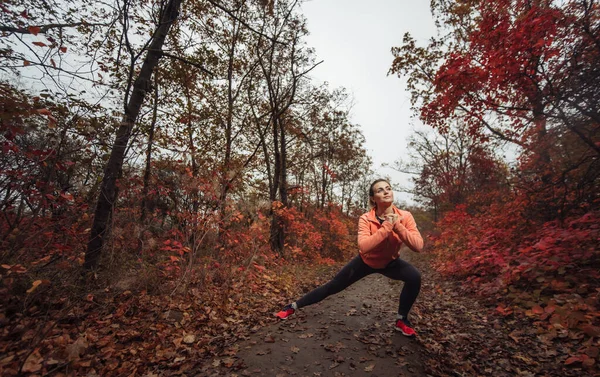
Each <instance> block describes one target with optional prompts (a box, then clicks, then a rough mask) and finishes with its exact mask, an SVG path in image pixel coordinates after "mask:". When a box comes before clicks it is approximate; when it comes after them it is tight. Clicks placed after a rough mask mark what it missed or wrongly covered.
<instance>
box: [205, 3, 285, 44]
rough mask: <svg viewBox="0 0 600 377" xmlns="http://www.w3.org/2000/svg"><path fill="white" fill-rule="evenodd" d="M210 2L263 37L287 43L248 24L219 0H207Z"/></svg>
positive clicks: (275, 41)
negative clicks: (217, 0) (218, 0)
mask: <svg viewBox="0 0 600 377" xmlns="http://www.w3.org/2000/svg"><path fill="white" fill-rule="evenodd" d="M207 1H208V2H209V3H211V4H212V5H214V6H215V7H217V8H219V9H220V10H222V11H223V12H225V13H227V15H229V17H231V18H233V19H234V20H236V21H238V22H239V23H240V24H242V25H244V26H245V27H246V28H248V29H249V30H251V31H252V32H254V33H256V34H258V35H260V36H261V37H265V38H267V39H268V40H270V41H271V42H273V43H279V44H281V45H285V43H283V42H279V41H278V40H276V39H272V38H271V37H269V36H268V35H266V34H263V33H261V32H260V31H258V30H256V29H254V28H253V27H252V26H250V25H248V23H246V22H245V21H243V20H241V19H240V18H239V17H238V16H236V15H235V14H233V12H232V11H230V10H229V9H227V8H225V7H224V6H223V5H221V4H219V3H218V2H216V1H214V0H207Z"/></svg>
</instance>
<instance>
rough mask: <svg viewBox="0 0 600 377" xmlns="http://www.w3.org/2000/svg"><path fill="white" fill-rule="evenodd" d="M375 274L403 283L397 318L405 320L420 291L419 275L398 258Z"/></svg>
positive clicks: (411, 266) (414, 269)
mask: <svg viewBox="0 0 600 377" xmlns="http://www.w3.org/2000/svg"><path fill="white" fill-rule="evenodd" d="M377 272H379V273H381V274H382V275H384V276H386V277H388V278H390V279H394V280H402V281H403V282H404V287H403V288H402V292H401V293H400V303H399V305H398V316H399V318H403V319H407V318H408V312H410V309H411V308H412V306H413V304H414V303H415V301H416V299H417V296H418V295H419V292H420V290H421V273H420V272H419V270H417V269H416V268H415V267H414V266H413V265H412V264H410V263H408V262H407V261H405V260H402V259H400V258H398V259H396V260H394V261H392V262H390V264H388V265H387V266H386V267H385V268H384V269H383V270H378V271H377Z"/></svg>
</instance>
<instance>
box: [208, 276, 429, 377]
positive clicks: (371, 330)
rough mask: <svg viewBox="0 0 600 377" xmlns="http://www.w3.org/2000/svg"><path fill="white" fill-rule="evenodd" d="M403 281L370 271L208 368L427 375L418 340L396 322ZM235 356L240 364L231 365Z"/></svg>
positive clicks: (216, 371)
mask: <svg viewBox="0 0 600 377" xmlns="http://www.w3.org/2000/svg"><path fill="white" fill-rule="evenodd" d="M401 287H402V283H401V282H396V281H392V280H390V279H388V278H386V277H384V276H382V275H379V274H373V275H370V276H367V277H366V278H364V279H362V280H360V281H358V282H357V283H355V284H354V285H352V286H350V287H348V288H347V289H346V290H344V291H343V292H340V293H339V294H337V295H334V296H331V297H328V298H327V299H325V300H323V301H321V302H320V303H317V304H315V305H311V306H309V307H306V308H302V309H301V310H299V311H297V312H296V314H295V315H293V316H291V317H290V318H288V319H287V320H284V321H278V320H275V319H274V320H273V323H272V324H270V325H269V326H266V327H263V328H261V329H259V330H257V331H256V332H255V333H253V334H251V336H250V337H249V338H248V339H246V340H244V341H242V342H240V343H238V352H237V354H236V355H235V356H233V357H225V358H217V359H214V360H213V361H212V363H210V364H208V365H206V366H205V367H204V370H203V373H205V374H206V375H209V376H220V375H226V376H236V375H237V376H309V377H316V376H323V377H325V376H363V375H364V376H371V377H376V376H425V375H426V374H425V373H424V371H423V366H422V357H421V352H422V347H421V345H420V344H419V341H418V340H417V339H412V338H407V337H405V336H404V335H402V334H401V333H400V332H397V331H395V330H394V327H393V325H394V321H395V318H396V311H397V305H398V297H399V294H400V289H401ZM417 323H418V322H416V321H415V325H417ZM417 331H418V326H417ZM232 362H233V364H234V365H235V367H233V368H227V366H231V364H232ZM236 369H237V370H236Z"/></svg>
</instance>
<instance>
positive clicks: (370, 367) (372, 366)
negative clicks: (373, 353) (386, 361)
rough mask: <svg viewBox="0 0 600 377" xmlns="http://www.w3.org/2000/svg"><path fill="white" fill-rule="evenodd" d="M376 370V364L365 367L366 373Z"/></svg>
mask: <svg viewBox="0 0 600 377" xmlns="http://www.w3.org/2000/svg"><path fill="white" fill-rule="evenodd" d="M373 369H375V364H371V365H369V366H366V367H365V372H372V371H373Z"/></svg>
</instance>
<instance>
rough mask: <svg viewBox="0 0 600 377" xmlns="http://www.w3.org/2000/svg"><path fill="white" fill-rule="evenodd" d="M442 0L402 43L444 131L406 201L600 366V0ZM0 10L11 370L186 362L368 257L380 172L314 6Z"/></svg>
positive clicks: (497, 304)
mask: <svg viewBox="0 0 600 377" xmlns="http://www.w3.org/2000/svg"><path fill="white" fill-rule="evenodd" d="M366 6H367V5H366ZM431 7H432V12H433V14H434V17H435V18H436V22H437V25H438V28H439V32H438V36H437V37H436V38H434V39H432V40H431V41H430V42H429V44H427V45H419V44H417V42H416V41H415V40H414V39H413V38H412V37H411V36H410V35H408V34H407V35H405V37H404V42H403V44H402V45H401V46H395V47H393V46H390V47H391V48H392V56H390V74H394V75H398V76H400V77H403V78H407V79H408V84H409V89H410V90H411V94H412V104H413V107H414V111H415V114H416V115H417V116H418V117H419V118H420V119H421V121H422V122H423V123H424V124H426V125H428V126H430V128H429V130H428V131H418V132H415V133H414V134H413V136H412V137H411V140H410V152H411V158H410V159H408V160H405V161H397V162H396V163H395V165H394V167H395V168H396V169H397V170H400V171H403V172H410V173H411V174H412V175H413V177H414V195H415V197H416V198H417V204H416V205H413V206H411V207H410V208H406V209H408V210H410V211H411V212H412V213H413V214H414V216H415V218H416V221H417V223H418V224H419V227H420V229H421V231H422V233H423V234H424V235H426V238H427V241H426V244H427V252H429V253H431V254H433V255H434V259H433V265H434V267H435V268H436V270H437V271H439V272H440V273H441V274H442V276H445V278H446V279H458V280H459V281H461V282H462V283H461V284H462V285H463V288H464V290H465V291H466V292H470V293H473V294H479V295H480V299H481V300H484V301H485V302H487V303H488V304H489V305H490V307H492V308H494V309H495V311H496V314H497V315H498V316H502V317H506V318H512V317H518V318H527V319H528V320H529V321H531V323H532V325H533V326H535V328H536V330H537V332H538V336H539V337H540V338H541V339H543V341H544V342H546V344H547V345H548V348H549V349H553V348H556V347H559V345H560V347H566V348H567V351H566V353H567V354H568V357H566V358H559V359H558V360H556V362H557V363H560V364H561V365H566V366H567V367H574V368H575V367H576V368H582V370H586V371H587V370H594V369H595V368H597V362H598V358H599V346H600V343H599V342H600V284H599V279H600V272H599V270H600V262H599V251H598V249H599V248H598V246H599V239H600V238H599V236H600V235H599V232H600V223H599V221H598V220H599V204H600V202H599V192H600V191H599V178H600V177H599V174H600V165H599V164H600V161H599V156H600V135H599V129H600V127H599V126H600V113H599V110H600V106H599V100H600V65H599V64H598V61H600V7H599V5H598V3H597V2H596V1H593V0H571V1H550V0H548V1H541V0H531V1H524V0H493V1H477V0H455V1H451V0H433V1H432V2H431ZM0 11H1V12H0V17H1V23H0V32H1V34H0V72H1V80H0V92H1V95H0V107H1V114H0V116H1V119H2V123H1V125H0V131H1V136H0V142H1V144H2V154H1V155H0V210H1V212H2V215H1V216H0V262H1V268H0V274H1V275H0V279H1V285H0V296H1V297H2V300H1V302H0V305H1V307H2V313H0V326H1V327H0V353H1V354H2V355H4V356H2V358H1V359H0V371H1V373H2V375H6V376H9V375H18V374H26V373H33V374H39V375H48V374H64V373H71V372H75V373H82V374H86V373H87V374H90V373H92V374H93V373H98V374H100V375H111V374H112V375H123V374H125V373H127V374H136V373H139V374H143V373H146V372H148V371H149V370H150V369H149V368H151V367H152V366H156V365H161V364H165V363H169V364H170V365H177V367H178V368H180V369H179V371H180V372H181V371H182V370H184V369H185V368H191V367H192V366H190V365H188V364H186V363H188V362H190V360H192V359H193V358H194V357H196V358H197V359H198V360H200V359H201V358H202V357H203V356H204V355H208V354H217V353H219V354H222V352H223V350H224V349H226V347H227V345H228V344H229V343H230V342H231V341H232V339H235V336H236V334H238V333H240V332H244V331H248V330H249V329H251V328H253V327H255V326H257V325H260V324H262V323H263V322H262V320H261V319H260V318H261V316H262V317H265V316H268V315H270V314H271V313H272V312H273V311H275V310H276V309H278V308H279V307H280V305H282V304H285V303H287V301H288V300H289V299H290V298H291V297H294V296H295V295H297V294H299V293H300V292H301V291H302V290H303V289H305V288H307V287H310V286H311V285H312V284H314V283H315V282H316V281H318V276H319V274H320V273H322V272H323V271H325V270H327V271H329V269H331V268H336V266H337V264H338V263H339V262H343V261H346V260H348V259H349V258H350V257H351V256H353V255H355V254H356V246H355V237H356V236H355V234H356V222H357V216H358V215H359V214H361V213H363V212H364V211H366V210H367V207H368V203H367V195H366V189H367V188H368V185H369V184H370V182H371V181H372V180H373V179H374V178H376V177H374V176H373V173H372V170H371V160H370V157H369V156H368V154H367V152H366V150H365V148H364V142H365V141H364V137H363V135H362V133H361V131H360V127H359V126H358V125H356V124H353V123H352V122H351V119H350V117H349V109H348V107H347V103H348V101H347V99H348V98H347V95H346V94H345V92H344V90H343V89H332V88H329V87H328V86H327V85H326V84H323V83H317V82H314V81H313V80H311V79H310V72H311V70H312V69H314V68H315V67H316V66H317V65H318V64H319V62H318V61H317V60H316V57H315V53H314V51H313V50H312V49H311V48H310V46H307V45H306V43H305V42H304V39H303V38H304V37H305V36H306V35H307V33H308V32H309V31H308V30H307V28H306V21H305V19H304V18H303V16H302V14H301V13H300V12H299V11H298V2H295V1H290V0H277V1H267V0H256V1H223V2H221V1H217V0H189V1H185V0H166V1H149V2H147V1H131V0H117V1H112V0H107V1H103V2H98V1H88V0H78V1H76V2H73V3H72V2H62V1H57V0H25V1H13V0H8V1H4V2H2V4H0ZM506 150H509V151H511V154H514V158H511V159H507V158H506V157H505V156H503V155H502V153H501V151H506ZM159 319H161V320H159ZM162 319H166V320H169V319H175V324H173V323H170V324H169V323H167V322H164V321H162ZM148 328H150V329H151V330H152V334H148V333H147V329H148ZM173 328H175V329H176V330H173ZM198 334H202V335H198ZM132 344H135V345H136V347H131V345H132ZM173 344H175V346H176V348H177V349H178V353H176V352H175V351H174V350H173ZM182 349H183V350H184V351H185V352H184V353H185V354H186V355H187V357H188V358H187V360H186V361H183V360H181V359H180V360H178V357H180V355H181V352H182Z"/></svg>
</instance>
